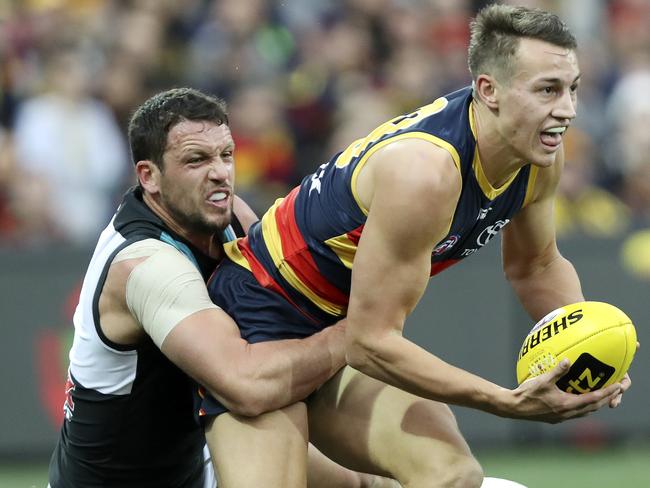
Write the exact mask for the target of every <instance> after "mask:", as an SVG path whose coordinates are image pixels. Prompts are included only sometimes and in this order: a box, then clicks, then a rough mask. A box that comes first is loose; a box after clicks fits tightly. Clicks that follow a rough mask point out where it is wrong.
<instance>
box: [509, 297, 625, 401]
mask: <svg viewBox="0 0 650 488" xmlns="http://www.w3.org/2000/svg"><path fill="white" fill-rule="evenodd" d="M635 352H636V330H635V329H634V325H633V324H632V321H631V320H630V318H629V317H628V316H627V315H625V313H623V312H622V311H621V310H619V309H618V308H616V307H615V306H613V305H610V304H608V303H602V302H578V303H573V304H571V305H566V306H564V307H561V308H558V309H557V310H554V311H552V312H551V313H549V314H547V315H546V316H545V317H544V318H543V319H541V320H540V321H539V322H537V324H535V326H534V327H533V328H532V330H531V331H530V332H529V334H528V335H527V336H526V339H525V340H524V343H523V344H522V346H521V349H520V351H519V356H518V358H517V381H518V382H519V383H522V382H524V381H526V380H527V379H529V378H532V377H534V376H537V375H539V374H542V373H545V372H547V371H550V370H551V369H552V368H553V367H554V366H555V365H557V364H558V363H559V362H560V361H561V360H562V359H564V358H568V359H569V361H571V367H570V368H569V371H568V372H567V373H566V374H565V375H564V376H562V378H560V379H559V380H558V381H557V383H556V384H557V386H558V388H560V389H561V390H563V391H566V392H568V393H575V394H581V393H587V392H589V391H593V390H598V389H600V388H603V387H604V386H608V385H611V384H612V383H616V382H618V381H620V380H621V379H622V378H623V376H625V373H626V372H627V370H628V368H629V367H630V363H632V359H634V353H635Z"/></svg>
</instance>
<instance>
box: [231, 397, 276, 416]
mask: <svg viewBox="0 0 650 488" xmlns="http://www.w3.org/2000/svg"><path fill="white" fill-rule="evenodd" d="M230 403H231V404H230V405H229V406H226V408H228V411H229V412H231V413H234V414H236V415H241V416H242V417H257V416H259V415H262V414H263V413H265V412H267V411H268V410H269V409H268V408H264V405H263V404H262V402H259V401H255V400H252V399H250V398H248V399H243V400H241V401H236V402H230Z"/></svg>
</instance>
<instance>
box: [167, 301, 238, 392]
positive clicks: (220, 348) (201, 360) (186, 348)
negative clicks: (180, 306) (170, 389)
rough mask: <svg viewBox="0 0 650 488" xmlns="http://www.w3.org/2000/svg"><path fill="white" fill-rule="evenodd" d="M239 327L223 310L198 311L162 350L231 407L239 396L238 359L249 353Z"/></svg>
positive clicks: (174, 330)
mask: <svg viewBox="0 0 650 488" xmlns="http://www.w3.org/2000/svg"><path fill="white" fill-rule="evenodd" d="M245 347H246V344H245V341H244V340H243V339H242V338H241V336H240V334H239V329H238V328H237V324H236V323H235V322H234V321H233V320H232V318H231V317H230V316H229V315H228V314H227V313H226V312H224V311H223V310H222V309H220V308H216V307H215V308H210V309H205V310H201V311H198V312H196V313H194V314H192V315H190V316H188V317H185V318H184V319H183V320H182V321H181V322H179V323H178V324H177V325H176V326H175V327H174V328H173V329H172V330H171V331H170V332H169V334H168V335H167V337H166V338H165V340H164V342H163V343H162V347H161V350H162V352H163V354H165V356H167V357H168V358H169V359H170V360H171V361H172V362H173V363H174V364H176V366H178V367H179V368H181V369H182V370H183V371H184V372H185V373H187V374H188V375H189V376H191V377H192V378H194V379H195V380H196V381H197V382H198V383H200V384H201V385H203V386H205V387H206V388H207V389H208V390H209V391H210V392H211V393H212V394H213V395H214V396H215V397H217V398H218V399H219V400H220V401H222V402H223V403H224V404H226V405H228V404H229V400H230V399H231V398H232V397H234V396H235V395H236V389H237V383H236V382H237V378H238V375H237V371H236V367H237V366H236V365H237V364H238V361H237V356H238V355H240V354H241V352H242V351H243V350H244V349H245Z"/></svg>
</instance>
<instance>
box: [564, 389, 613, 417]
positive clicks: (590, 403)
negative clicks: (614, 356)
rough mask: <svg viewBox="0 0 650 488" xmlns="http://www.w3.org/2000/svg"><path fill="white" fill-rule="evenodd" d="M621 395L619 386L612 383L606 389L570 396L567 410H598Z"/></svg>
mask: <svg viewBox="0 0 650 488" xmlns="http://www.w3.org/2000/svg"><path fill="white" fill-rule="evenodd" d="M620 393H621V384H620V383H614V384H613V385H609V386H608V387H607V388H602V389H600V390H596V391H592V392H589V393H585V394H583V395H571V399H570V400H569V404H568V406H569V408H568V409H567V410H576V411H579V410H582V409H590V408H593V409H594V410H598V409H599V408H601V407H602V406H604V405H606V404H608V403H609V402H610V401H612V400H613V399H614V398H616V397H617V396H618V395H620Z"/></svg>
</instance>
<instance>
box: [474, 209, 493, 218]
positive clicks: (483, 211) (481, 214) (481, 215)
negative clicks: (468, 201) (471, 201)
mask: <svg viewBox="0 0 650 488" xmlns="http://www.w3.org/2000/svg"><path fill="white" fill-rule="evenodd" d="M490 210H492V207H488V208H482V209H480V210H479V211H478V215H477V216H476V220H483V219H484V218H485V217H487V214H488V212H489V211H490Z"/></svg>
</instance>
